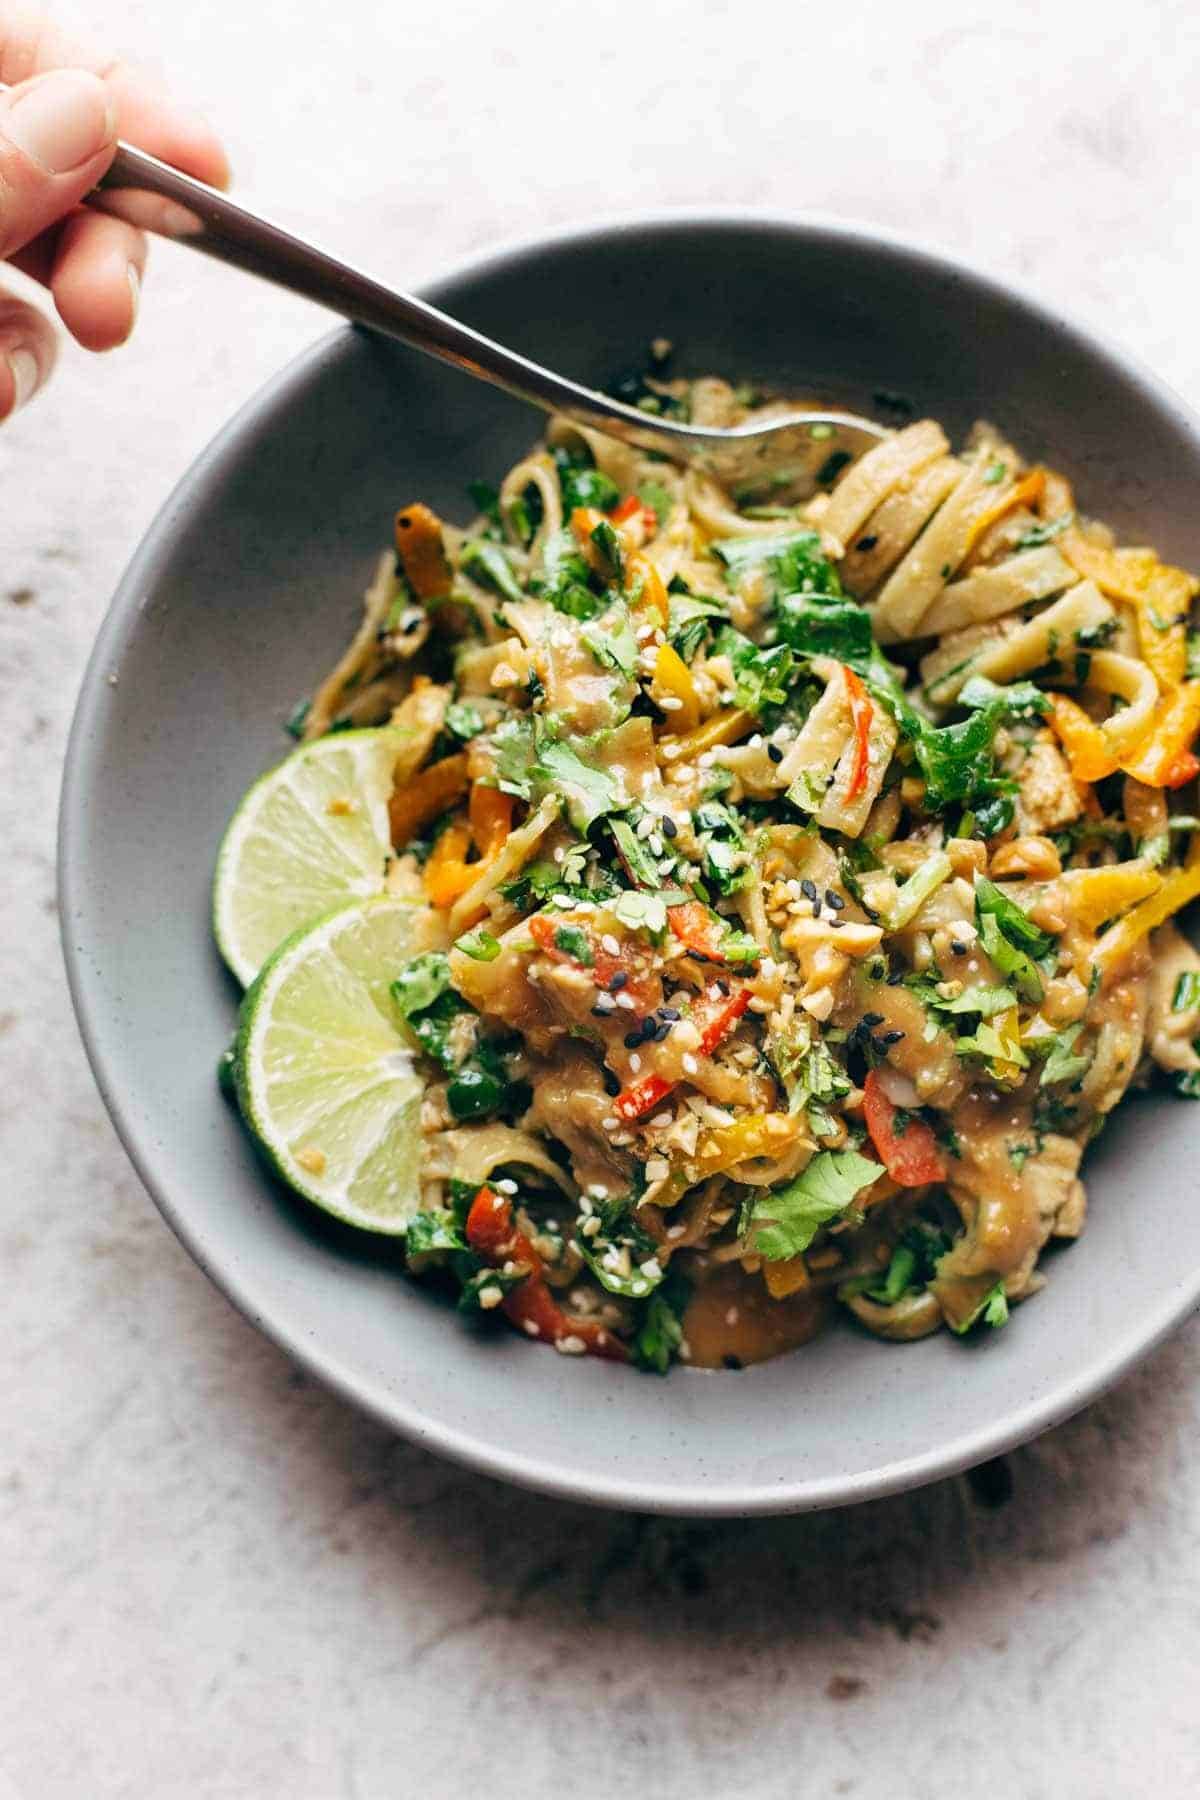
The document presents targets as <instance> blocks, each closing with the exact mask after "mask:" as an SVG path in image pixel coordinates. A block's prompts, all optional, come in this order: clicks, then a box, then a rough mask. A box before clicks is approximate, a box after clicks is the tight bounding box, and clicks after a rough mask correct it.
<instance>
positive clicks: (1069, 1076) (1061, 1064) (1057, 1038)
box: [1030, 1019, 1092, 1087]
mask: <svg viewBox="0 0 1200 1800" xmlns="http://www.w3.org/2000/svg"><path fill="white" fill-rule="evenodd" d="M1082 1030H1083V1021H1082V1019H1081V1020H1080V1021H1079V1022H1078V1024H1075V1025H1068V1026H1067V1027H1066V1029H1065V1030H1063V1031H1059V1032H1056V1033H1055V1035H1054V1037H1053V1038H1051V1039H1049V1040H1046V1041H1048V1043H1049V1049H1050V1054H1049V1055H1048V1056H1047V1058H1046V1066H1045V1068H1044V1069H1043V1070H1042V1078H1041V1080H1040V1081H1039V1083H1038V1086H1039V1087H1054V1086H1056V1085H1057V1083H1059V1082H1060V1081H1074V1079H1075V1077H1076V1076H1077V1075H1082V1074H1083V1072H1084V1070H1085V1069H1090V1068H1091V1066H1092V1059H1091V1057H1090V1056H1082V1055H1079V1054H1078V1053H1077V1052H1076V1050H1075V1043H1076V1040H1077V1039H1078V1037H1079V1034H1080V1032H1081V1031H1082ZM1030 1048H1031V1049H1033V1048H1034V1045H1033V1044H1031V1045H1030ZM1038 1048H1040V1046H1038Z"/></svg>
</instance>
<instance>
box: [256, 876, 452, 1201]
mask: <svg viewBox="0 0 1200 1800" xmlns="http://www.w3.org/2000/svg"><path fill="white" fill-rule="evenodd" d="M421 910H422V909H421V908H420V907H419V906H416V905H414V904H413V903H412V902H411V901H407V900H397V899H393V898H391V897H390V896H382V897H379V898H377V899H373V900H361V901H357V902H356V903H354V904H353V905H351V906H344V907H340V908H339V909H338V910H337V912H334V913H330V914H328V915H327V916H326V917H325V918H323V919H319V920H318V921H317V923H316V924H315V925H310V926H307V927H306V928H305V929H304V930H303V931H298V932H296V933H295V935H294V936H292V937H290V938H288V940H287V941H286V943H283V944H281V945H280V947H279V949H278V950H277V951H276V953H275V954H274V956H272V957H271V959H270V961H269V962H268V963H267V965H266V967H265V968H264V969H263V971H262V974H261V975H260V976H259V977H258V979H257V981H256V982H255V983H254V985H253V987H252V988H251V989H250V991H249V992H248V993H247V995H246V997H245V999H244V1000H243V1001H242V1010H241V1017H240V1021H239V1025H238V1035H237V1043H236V1046H235V1051H234V1074H235V1079H236V1082H237V1092H238V1101H239V1103H240V1105H241V1109H242V1116H243V1118H244V1119H245V1120H246V1122H247V1124H248V1125H249V1127H250V1129H251V1131H252V1132H253V1133H254V1136H255V1137H256V1138H257V1139H258V1142H259V1144H260V1145H261V1146H262V1148H263V1150H264V1151H265V1152H266V1154H267V1156H268V1157H269V1158H270V1160H271V1162H272V1163H273V1164H274V1165H275V1168H276V1169H277V1170H278V1172H279V1173H280V1174H281V1175H282V1176H283V1178H284V1180H285V1181H287V1182H289V1183H290V1184H291V1186H292V1187H294V1188H295V1189H296V1191H297V1193H300V1194H303V1195H304V1196H305V1198H306V1199H308V1200H311V1201H312V1202H313V1204H314V1205H315V1206H319V1207H321V1208H322V1210H323V1211H324V1212H328V1213H333V1214H335V1215H336V1217H337V1218H339V1219H345V1220H346V1221H347V1222H348V1223H349V1224H351V1225H361V1226H362V1227H364V1229H365V1230H367V1231H381V1232H387V1233H389V1234H391V1235H395V1234H396V1233H398V1232H402V1231H403V1230H404V1228H405V1225H406V1224H407V1222H408V1220H409V1219H410V1218H411V1216H412V1214H413V1213H414V1212H416V1211H417V1210H418V1208H419V1206H420V1189H419V1182H418V1175H419V1165H420V1130H421V1126H420V1117H421V1080H420V1077H419V1075H418V1074H417V1072H416V1069H415V1067H414V1059H413V1054H412V1051H411V1050H410V1049H409V1048H408V1045H407V1044H406V1042H405V1040H404V1038H403V1036H402V1035H401V1030H400V1015H399V1013H398V1012H397V1010H396V1006H395V1002H394V1001H393V1000H392V997H391V993H390V991H389V989H390V984H391V982H392V981H393V980H394V979H395V977H396V975H397V974H398V972H399V970H400V969H401V968H402V967H403V965H404V963H405V962H406V961H407V959H408V958H409V956H411V954H412V944H413V932H414V927H415V923H416V921H417V919H418V918H419V917H420V914H421Z"/></svg>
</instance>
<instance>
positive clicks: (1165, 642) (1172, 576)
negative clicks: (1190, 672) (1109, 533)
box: [1060, 531, 1200, 687]
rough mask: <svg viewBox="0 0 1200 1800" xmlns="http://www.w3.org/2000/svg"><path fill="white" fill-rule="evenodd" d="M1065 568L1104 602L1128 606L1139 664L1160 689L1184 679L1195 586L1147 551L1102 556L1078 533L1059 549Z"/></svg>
mask: <svg viewBox="0 0 1200 1800" xmlns="http://www.w3.org/2000/svg"><path fill="white" fill-rule="evenodd" d="M1060 548H1061V550H1062V553H1063V555H1064V556H1065V557H1066V558H1067V561H1068V562H1069V563H1070V564H1071V566H1072V567H1073V568H1075V569H1077V570H1078V571H1079V573H1080V574H1081V575H1082V576H1084V577H1085V578H1087V579H1089V580H1092V581H1094V582H1095V583H1096V586H1097V587H1098V588H1099V589H1100V591H1101V593H1103V594H1107V595H1108V597H1109V599H1110V600H1121V601H1123V602H1124V603H1125V604H1126V605H1127V606H1131V607H1132V608H1133V611H1134V617H1135V619H1136V621H1137V634H1138V649H1139V650H1140V651H1141V653H1142V659H1143V661H1144V662H1145V663H1146V664H1147V666H1148V667H1149V668H1150V670H1151V671H1152V673H1153V674H1154V675H1155V677H1156V678H1157V680H1158V681H1159V682H1160V683H1161V684H1162V686H1164V687H1176V686H1178V684H1179V683H1180V682H1181V681H1182V680H1183V678H1184V676H1185V674H1186V673H1187V625H1188V615H1189V611H1190V608H1191V604H1192V600H1193V599H1194V598H1195V595H1196V593H1197V591H1198V587H1200V584H1198V583H1197V582H1196V581H1195V580H1194V579H1193V578H1192V576H1190V575H1189V574H1188V573H1187V571H1186V570H1185V569H1175V568H1172V567H1171V565H1170V564H1169V563H1162V562H1159V560H1158V557H1157V556H1156V555H1155V554H1154V552H1153V550H1102V549H1101V548H1100V547H1099V546H1098V545H1095V544H1089V543H1088V541H1087V539H1086V538H1085V537H1083V535H1082V534H1081V533H1080V532H1078V531H1068V532H1065V533H1064V535H1063V539H1062V543H1061V546H1060Z"/></svg>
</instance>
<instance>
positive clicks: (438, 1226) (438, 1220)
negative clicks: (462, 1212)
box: [404, 1207, 467, 1263]
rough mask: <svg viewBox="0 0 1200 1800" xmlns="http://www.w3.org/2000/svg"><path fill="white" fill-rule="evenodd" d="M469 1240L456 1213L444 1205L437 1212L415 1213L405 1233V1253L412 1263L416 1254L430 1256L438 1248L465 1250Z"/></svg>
mask: <svg viewBox="0 0 1200 1800" xmlns="http://www.w3.org/2000/svg"><path fill="white" fill-rule="evenodd" d="M466 1248H467V1240H466V1238H465V1237H464V1236H463V1234H462V1228H461V1226H460V1225H459V1222H458V1219H457V1218H456V1217H455V1215H454V1214H453V1213H452V1212H450V1211H449V1210H448V1209H446V1208H444V1207H440V1208H438V1209H437V1211H435V1212H419V1213H414V1214H413V1216H412V1218H411V1219H410V1220H409V1221H408V1226H407V1228H406V1230H405V1234H404V1253H405V1257H406V1258H407V1260H408V1261H409V1262H410V1263H411V1261H412V1259H413V1257H414V1256H429V1255H431V1254H432V1253H433V1252H434V1251H436V1250H465V1249H466Z"/></svg>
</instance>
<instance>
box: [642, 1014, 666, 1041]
mask: <svg viewBox="0 0 1200 1800" xmlns="http://www.w3.org/2000/svg"><path fill="white" fill-rule="evenodd" d="M670 1029H671V1024H670V1020H668V1021H667V1031H670ZM657 1030H658V1020H657V1019H655V1018H653V1017H651V1018H649V1019H643V1020H642V1042H643V1044H648V1043H649V1042H650V1041H651V1039H652V1038H653V1037H654V1034H655V1032H656V1031H657ZM663 1036H664V1037H665V1036H666V1031H664V1033H663Z"/></svg>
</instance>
